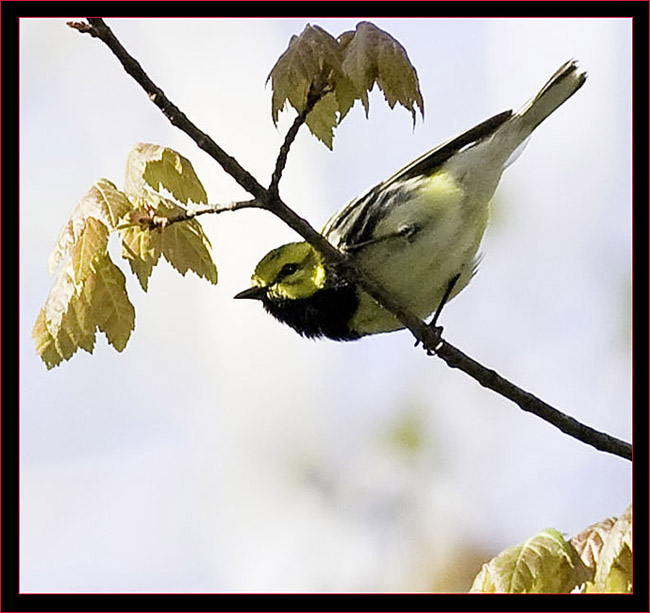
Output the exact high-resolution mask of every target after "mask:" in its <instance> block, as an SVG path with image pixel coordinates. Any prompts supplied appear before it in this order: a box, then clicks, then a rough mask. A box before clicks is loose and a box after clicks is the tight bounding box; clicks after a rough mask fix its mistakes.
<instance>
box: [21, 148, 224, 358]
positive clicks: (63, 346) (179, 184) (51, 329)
mask: <svg viewBox="0 0 650 613" xmlns="http://www.w3.org/2000/svg"><path fill="white" fill-rule="evenodd" d="M164 192H167V193H168V194H170V195H171V198H169V197H167V196H165V195H164ZM190 201H192V202H194V203H197V204H200V203H205V202H207V195H206V193H205V189H204V188H203V186H202V185H201V182H200V181H199V179H198V177H197V176H196V173H195V172H194V169H193V168H192V164H191V163H190V162H189V160H187V159H186V158H184V157H183V156H182V155H180V154H178V153H176V152H175V151H173V150H172V149H168V148H165V147H160V146H158V145H152V144H145V143H139V144H137V145H135V146H134V147H133V149H132V150H131V152H130V154H129V156H128V160H127V168H126V180H125V186H124V190H119V189H118V188H117V187H116V186H115V184H113V183H112V182H111V181H109V180H107V179H100V180H98V181H97V182H96V183H95V184H94V185H93V186H92V187H91V188H90V189H89V190H88V192H86V194H85V195H84V196H83V197H82V198H81V200H80V201H79V203H78V204H77V206H76V207H75V208H74V210H73V211H72V214H71V216H70V218H69V219H68V221H67V222H66V224H65V226H64V227H63V230H62V231H61V233H60V235H59V238H58V240H57V242H56V245H55V247H54V250H53V252H52V254H51V256H50V259H49V262H48V269H49V271H50V273H51V274H56V278H55V281H54V284H53V286H52V288H51V290H50V293H49V295H48V297H47V299H46V301H45V304H44V305H43V307H42V308H41V310H40V312H39V313H38V316H37V318H36V323H35V324H34V328H33V330H32V336H33V337H34V340H35V343H36V351H37V353H38V354H39V355H40V357H41V359H42V360H43V361H44V362H45V364H46V366H47V367H48V368H52V367H54V366H56V365H58V364H60V363H61V362H62V361H63V360H67V359H69V358H70V357H71V356H72V355H73V354H74V353H75V352H76V351H77V350H78V349H84V350H85V351H88V352H90V353H92V351H93V348H94V346H95V336H96V332H97V330H99V331H100V332H103V333H104V334H105V335H106V338H107V340H108V342H109V343H110V344H111V345H112V346H113V347H114V348H115V349H117V350H118V351H122V350H123V349H124V348H125V347H126V344H127V342H128V340H129V337H130V336H131V332H132V331H133V329H134V327H135V309H134V307H133V304H132V303H131V301H130V300H129V296H128V294H127V291H126V279H125V276H124V274H123V273H122V271H121V270H120V268H119V267H118V266H117V265H116V264H115V263H114V262H113V260H112V258H111V256H110V254H109V248H108V247H109V235H110V234H111V233H115V234H116V235H117V236H119V238H120V240H121V247H122V249H121V254H122V257H123V258H124V259H126V260H127V262H128V263H129V266H130V268H131V271H132V272H133V273H134V274H135V276H136V277H137V279H138V281H139V283H140V286H141V287H142V289H143V290H145V291H147V289H148V282H149V277H150V276H151V273H152V271H153V268H154V267H155V266H156V265H157V264H158V262H159V260H160V257H161V256H162V257H163V258H164V259H165V260H166V261H167V262H168V263H169V264H170V265H171V266H172V267H173V268H175V269H176V270H177V271H178V272H179V273H181V274H182V275H185V273H186V272H187V271H188V270H192V271H193V272H194V273H196V274H197V275H198V276H199V277H203V278H205V279H207V280H208V281H210V282H211V283H216V282H217V269H216V266H215V264H214V262H213V261H212V257H211V255H210V242H209V241H208V238H207V237H206V235H205V234H204V232H203V229H202V227H201V225H200V224H199V222H198V221H197V220H196V219H188V220H186V221H184V222H183V223H173V221H174V219H176V218H179V217H183V218H184V217H186V215H187V207H186V206H184V205H188V204H189V202H190ZM57 271H58V272H57Z"/></svg>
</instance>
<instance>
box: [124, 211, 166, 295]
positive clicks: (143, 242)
mask: <svg viewBox="0 0 650 613" xmlns="http://www.w3.org/2000/svg"><path fill="white" fill-rule="evenodd" d="M138 214H139V213H138V210H136V211H134V215H136V216H137V215H138ZM143 218H144V215H143ZM120 237H121V239H122V257H123V258H125V259H126V260H127V262H128V263H129V266H130V267H131V271H132V272H133V274H135V276H136V277H137V279H138V281H139V282H140V286H141V287H142V289H143V290H144V291H145V292H146V291H147V289H148V286H149V277H150V276H151V273H152V272H153V268H154V266H156V264H157V263H158V260H159V259H160V255H161V253H162V251H161V249H162V240H161V232H160V230H150V229H148V228H142V227H140V226H129V227H126V228H123V229H121V230H120Z"/></svg>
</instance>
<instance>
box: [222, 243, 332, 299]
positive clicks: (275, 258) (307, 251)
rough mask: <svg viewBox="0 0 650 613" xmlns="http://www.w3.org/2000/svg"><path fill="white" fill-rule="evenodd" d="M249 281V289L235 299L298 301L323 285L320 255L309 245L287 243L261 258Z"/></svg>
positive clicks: (323, 272) (323, 269)
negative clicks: (250, 282)
mask: <svg viewBox="0 0 650 613" xmlns="http://www.w3.org/2000/svg"><path fill="white" fill-rule="evenodd" d="M252 281H253V285H252V287H250V288H249V289H246V290H244V291H243V292H240V293H239V294H237V295H236V296H235V298H251V299H254V300H262V301H263V302H266V301H271V302H273V301H282V300H299V299H301V298H309V297H310V296H312V295H313V294H314V293H315V292H316V291H317V290H319V289H321V288H322V287H323V286H324V285H325V268H324V266H323V262H322V258H321V256H320V254H319V253H318V252H317V251H316V250H315V249H314V248H313V247H312V246H311V245H310V244H309V243H306V242H301V243H289V244H287V245H282V247H278V248H277V249H274V250H273V251H271V252H269V253H267V254H266V255H265V256H264V257H263V258H262V260H261V261H260V263H259V264H258V265H257V267H256V268H255V273H254V274H253V276H252Z"/></svg>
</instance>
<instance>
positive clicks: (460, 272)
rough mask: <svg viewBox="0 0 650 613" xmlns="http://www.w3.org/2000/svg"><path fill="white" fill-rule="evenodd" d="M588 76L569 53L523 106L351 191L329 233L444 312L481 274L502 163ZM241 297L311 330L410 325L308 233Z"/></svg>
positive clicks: (382, 281)
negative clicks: (482, 252)
mask: <svg viewBox="0 0 650 613" xmlns="http://www.w3.org/2000/svg"><path fill="white" fill-rule="evenodd" d="M586 78H587V75H586V73H585V72H582V71H581V70H580V68H579V66H578V63H577V61H575V60H569V61H567V62H566V63H564V64H563V65H562V66H561V67H560V68H559V69H558V70H557V71H556V72H555V73H554V74H553V76H552V77H551V78H550V79H549V80H548V81H547V82H546V84H545V85H544V86H543V87H542V88H541V90H540V91H539V92H538V93H537V94H536V95H535V96H534V97H533V98H532V99H530V100H529V101H528V102H527V103H526V104H524V105H523V106H522V107H521V108H520V109H519V110H518V111H516V112H513V111H512V110H508V111H504V112H502V113H499V114H497V115H495V116H493V117H491V118H489V119H487V120H486V121H484V122H482V123H480V124H478V125H476V126H474V127H473V128H471V129H469V130H467V131H465V132H463V133H462V134H460V135H459V136H456V137H454V138H451V139H449V140H447V141H445V142H444V143H442V144H441V145H439V146H437V147H435V148H433V149H431V150H430V151H428V152H426V153H425V154H424V155H422V156H420V157H419V158H417V159H416V160H414V161H413V162H411V163H410V164H408V165H407V166H405V167H404V168H402V169H401V170H400V171H398V172H397V173H395V174H394V175H392V176H391V177H389V178H388V179H386V180H385V181H382V182H381V183H379V184H377V185H375V186H374V187H372V188H370V189H369V190H367V191H366V192H364V193H363V194H362V195H360V196H358V197H357V198H354V199H353V200H351V201H350V202H349V203H348V204H347V205H346V206H344V207H343V208H342V209H340V210H339V211H338V212H336V213H335V214H334V215H333V216H332V217H331V218H330V219H329V221H328V222H327V223H326V224H325V226H324V227H323V230H322V232H321V233H322V235H323V236H324V237H325V238H326V239H327V240H328V241H329V242H330V243H331V244H332V245H333V246H334V247H335V248H336V249H338V250H339V251H340V252H341V253H342V254H344V255H346V256H347V257H349V258H350V259H351V260H352V262H353V264H354V265H355V266H356V267H357V269H359V270H360V271H361V272H362V273H363V274H366V275H368V276H369V277H370V278H371V279H372V280H373V281H375V282H376V283H378V284H379V285H380V286H381V287H382V288H383V289H384V290H385V291H387V292H389V293H390V294H391V296H392V297H393V298H395V299H396V300H397V301H398V302H399V304H400V305H403V306H404V308H406V309H408V310H410V312H411V313H413V314H414V315H416V316H417V317H419V318H421V319H425V318H427V317H428V316H429V315H431V314H432V313H433V312H434V311H437V312H439V309H440V308H441V307H442V305H443V304H444V302H445V301H448V300H451V299H452V298H454V297H455V296H456V295H458V293H459V292H460V291H461V290H462V289H464V288H465V287H466V286H467V284H468V283H469V281H470V280H471V278H472V277H473V276H474V274H475V273H476V270H477V266H478V260H479V256H478V255H477V254H478V249H479V246H480V243H481V240H482V238H483V234H484V232H485V230H486V227H487V223H488V213H489V203H490V200H491V199H492V196H493V195H494V192H495V190H496V188H497V185H498V183H499V181H500V179H501V176H502V173H503V171H504V170H505V168H507V167H508V166H509V165H510V164H511V163H512V162H513V161H514V160H515V159H516V158H517V157H518V156H519V154H520V152H521V150H522V149H523V147H524V146H525V145H526V144H527V141H528V138H529V136H530V135H531V133H532V132H533V131H534V130H535V128H537V126H538V125H539V124H540V123H541V122H542V121H544V119H546V118H547V117H548V116H549V115H551V114H552V113H553V112H554V111H555V110H557V109H558V108H559V107H560V106H561V105H562V104H563V103H564V102H566V101H567V100H568V99H569V98H570V97H571V96H573V94H575V93H576V91H578V89H580V87H582V85H583V84H584V82H585V80H586ZM234 298H236V299H253V300H259V301H261V303H262V306H263V307H264V309H265V310H266V311H267V312H268V313H269V314H271V315H272V316H273V317H275V318H276V319H277V320H278V321H280V322H282V323H284V324H287V325H289V326H290V327H291V328H293V329H294V330H295V331H296V332H298V333H299V334H300V335H302V336H304V337H307V338H321V337H325V338H329V339H332V340H336V341H352V340H357V339H360V338H362V337H364V336H368V335H372V334H380V333H384V332H392V331H395V330H400V329H402V328H403V327H404V326H403V324H402V323H401V322H400V321H399V320H398V319H397V318H396V317H395V316H394V315H393V314H392V313H391V312H389V311H388V310H387V309H385V308H383V307H382V306H381V305H380V304H379V303H378V302H377V301H375V300H374V299H373V298H372V297H371V296H370V295H369V294H368V293H366V292H365V291H364V290H362V289H361V288H359V287H358V286H357V285H355V284H354V283H351V282H350V281H348V280H347V279H346V278H345V277H344V276H343V275H342V274H341V273H340V271H339V270H338V269H337V266H336V265H334V264H331V263H330V262H328V261H326V260H325V258H323V256H322V255H321V254H320V252H319V251H318V250H316V249H315V248H314V247H313V246H312V245H311V244H309V243H308V242H292V243H288V244H285V245H282V246H281V247H278V248H276V249H273V250H272V251H270V252H269V253H268V254H267V255H265V256H264V257H263V258H262V259H261V260H260V262H259V263H258V265H257V266H256V268H255V271H254V273H253V275H252V285H251V287H249V288H248V289H245V290H244V291H242V292H240V293H238V294H237V295H236V296H234Z"/></svg>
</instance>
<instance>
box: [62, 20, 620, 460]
mask: <svg viewBox="0 0 650 613" xmlns="http://www.w3.org/2000/svg"><path fill="white" fill-rule="evenodd" d="M88 22H89V24H90V25H88V26H87V25H86V24H79V23H71V24H69V25H70V26H71V27H73V28H75V29H77V30H79V31H80V32H83V33H88V34H90V35H91V36H94V37H97V38H99V39H100V40H102V41H103V42H104V43H105V44H106V45H107V46H108V47H109V48H110V49H111V51H112V52H113V54H114V55H115V56H116V58H117V59H118V60H119V61H120V63H121V64H122V66H123V67H124V69H125V70H126V71H127V73H128V74H129V75H131V76H132V77H133V78H134V79H135V81H136V82H137V83H138V84H139V85H140V86H141V87H142V88H143V89H144V90H145V92H147V94H148V95H149V98H150V99H151V100H152V102H153V103H154V104H155V105H156V106H157V107H158V108H160V110H161V111H162V112H163V113H164V114H165V116H166V117H167V118H168V119H169V121H170V122H171V123H172V124H173V125H174V126H176V127H178V128H179V129H180V130H182V131H183V132H185V134H187V135H188V136H189V137H190V138H192V140H194V142H195V143H196V144H197V145H198V146H199V147H200V148H201V149H203V150H204V151H205V152H206V153H208V155H210V156H211V157H212V158H213V159H214V160H216V161H217V162H218V163H219V164H220V165H221V167H222V168H223V169H224V170H225V171H226V172H227V173H228V174H229V175H230V176H232V177H233V178H234V179H235V180H236V181H237V182H238V183H239V185H241V186H242V187H243V188H244V189H245V190H246V191H247V192H248V193H250V194H251V195H252V196H253V200H251V201H246V202H247V203H248V204H247V205H246V206H251V207H253V206H254V207H257V208H261V209H265V210H268V211H270V212H272V213H273V214H275V215H276V216H277V217H279V218H280V219H281V220H282V221H284V222H285V223H286V224H287V225H289V226H290V227H291V228H292V229H293V230H295V231H296V232H297V233H298V234H300V235H301V236H302V237H303V238H304V239H305V240H306V241H307V242H309V243H310V244H311V245H313V246H314V247H315V248H316V249H318V251H319V252H320V253H321V254H322V255H323V257H324V258H325V259H326V260H327V261H328V262H330V263H331V264H334V265H336V266H337V267H338V269H339V271H340V273H341V274H342V275H343V277H344V278H345V279H347V280H348V281H349V282H351V283H354V284H356V285H357V286H359V287H360V288H361V289H362V290H364V291H365V292H367V293H368V294H370V295H371V296H372V297H373V298H374V299H375V300H376V301H377V302H378V303H379V304H380V305H381V306H382V307H384V308H385V309H386V310H388V311H390V312H391V313H392V314H393V315H394V316H395V317H396V318H397V319H398V320H399V321H400V323H402V325H404V326H405V327H406V328H408V329H409V330H410V331H411V333H412V334H413V336H414V337H415V338H416V340H417V341H418V342H420V343H422V344H423V346H424V348H425V349H426V350H427V351H429V352H432V353H435V354H436V355H438V356H439V357H440V358H441V359H443V360H444V361H445V362H446V363H447V365H449V366H450V367H451V368H458V369H460V370H462V371H463V372H465V373H466V374H468V375H469V376H471V377H472V378H474V379H475V380H476V381H478V382H479V383H480V384H481V385H483V386H485V387H487V388H489V389H491V390H493V391H495V392H497V393H499V394H501V395H502V396H504V397H505V398H508V399H510V400H512V401H513V402H515V403H516V404H517V405H518V406H519V407H520V408H521V409H522V410H524V411H527V412H530V413H533V414H534V415H537V416H538V417H541V418H542V419H544V420H545V421H547V422H549V423H551V424H552V425H554V426H556V427H557V428H559V429H560V430H561V431H562V432H564V433H565V434H568V435H569V436H571V437H573V438H575V439H577V440H580V441H582V442H583V443H586V444H588V445H591V446H593V447H595V448H596V449H599V450H601V451H605V452H607V453H612V454H614V455H617V456H620V457H622V458H625V459H627V460H631V459H632V445H630V444H629V443H627V442H625V441H621V440H619V439H617V438H615V437H613V436H610V435H608V434H605V433H602V432H598V431H597V430H594V429H593V428H590V427H588V426H585V425H584V424H582V423H580V422H579V421H577V420H575V419H573V418H572V417H569V416H568V415H565V414H564V413H562V412H560V411H558V410H557V409H554V408H553V407H551V406H550V405H548V404H546V403H545V402H543V401H541V400H539V399H538V398H536V397H535V396H533V395H532V394H529V393H528V392H525V391H523V390H522V389H520V388H519V387H517V386H516V385H514V384H513V383H510V382H509V381H507V380H506V379H504V378H503V377H501V376H500V375H498V374H497V373H496V372H494V371H493V370H490V369H488V368H485V367H484V366H482V365H481V364H479V363H478V362H476V361H475V360H472V359H471V358H470V357H468V356H467V355H465V354H464V353H463V352H461V351H460V350H459V349H456V348H455V347H453V346H452V345H451V344H449V343H448V342H446V341H443V340H441V337H440V331H441V329H440V328H432V327H430V326H428V325H427V324H426V323H425V322H424V321H422V320H420V319H419V318H417V317H415V316H414V315H413V314H412V313H411V312H410V311H409V310H408V309H405V308H404V307H403V306H402V305H401V304H400V303H398V302H397V301H396V300H395V299H394V298H393V297H392V296H391V295H390V293H389V292H387V291H386V290H384V289H383V288H382V287H381V286H380V285H379V284H378V283H377V282H375V281H373V280H372V279H371V278H369V275H368V274H367V273H363V274H362V273H361V272H360V271H359V270H358V269H357V268H356V266H355V265H354V263H353V262H352V261H351V260H350V259H349V258H348V257H347V256H346V255H344V254H342V253H341V252H340V251H338V250H337V249H335V248H334V247H333V246H332V245H331V244H330V243H329V242H328V241H327V239H325V238H324V237H323V236H322V235H321V234H320V233H318V232H317V231H316V230H315V229H314V228H313V227H312V226H311V225H310V224H309V223H308V222H307V220H305V219H303V218H302V217H300V216H299V215H297V214H296V213H295V212H294V211H293V210H292V209H290V208H289V207H288V206H287V205H286V204H285V203H284V202H282V200H281V199H280V198H279V196H278V194H277V185H278V182H279V180H280V177H281V175H282V171H283V168H284V165H285V164H286V159H287V156H288V153H289V148H290V146H291V144H292V142H293V140H294V139H295V136H296V134H297V133H298V130H299V129H300V127H301V126H302V125H303V123H304V122H305V119H306V114H301V115H299V117H298V118H297V119H296V120H295V121H294V124H293V125H292V126H291V129H290V133H291V134H287V137H286V138H285V143H284V144H283V147H282V148H281V150H280V154H279V156H278V160H277V163H276V169H275V172H274V174H273V178H272V180H271V186H272V188H269V189H265V188H264V187H262V185H260V183H259V182H258V181H257V180H256V179H255V178H254V177H253V176H252V175H251V174H250V173H249V172H248V171H246V170H245V169H244V168H243V167H242V166H240V164H239V163H238V162H237V161H236V160H235V159H234V158H233V157H231V156H229V155H228V154H227V153H226V152H225V151H224V150H223V149H221V147H219V146H218V145H217V144H216V143H215V142H214V141H213V140H212V139H211V138H210V137H209V136H207V135H206V134H205V133H204V132H202V131H201V130H199V128H197V127H196V126H195V125H194V124H193V123H192V122H191V121H190V120H189V119H188V118H187V117H186V116H185V114H184V113H183V112H182V111H180V109H178V107H176V106H175V105H174V104H172V103H171V102H170V101H169V99H168V98H167V97H166V96H165V94H164V93H163V92H162V90H161V89H160V88H159V87H158V86H156V85H155V84H154V83H153V82H152V81H151V79H150V78H149V77H148V76H147V75H146V73H145V72H144V71H143V69H142V67H141V66H140V64H139V63H138V62H137V61H136V60H135V59H134V58H133V57H131V56H130V55H129V54H128V52H127V51H126V50H125V49H124V47H123V46H122V45H121V44H120V43H119V41H118V40H117V39H116V38H115V36H114V35H113V33H112V32H111V30H110V28H109V27H108V26H107V25H106V24H105V23H104V22H103V20H102V19H97V18H88ZM314 104H315V103H314ZM303 115H304V116H303ZM237 208H246V207H244V206H243V205H242V206H239V207H237ZM227 210H235V209H234V208H232V209H227ZM205 212H206V213H207V212H210V211H207V210H206V211H205ZM178 221H182V219H180V218H179V219H178Z"/></svg>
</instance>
